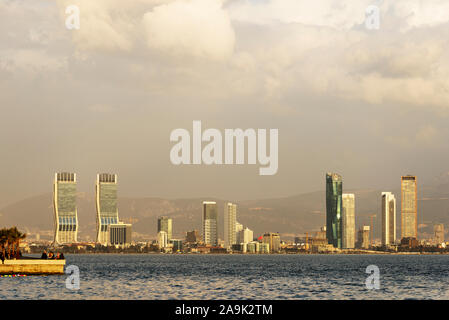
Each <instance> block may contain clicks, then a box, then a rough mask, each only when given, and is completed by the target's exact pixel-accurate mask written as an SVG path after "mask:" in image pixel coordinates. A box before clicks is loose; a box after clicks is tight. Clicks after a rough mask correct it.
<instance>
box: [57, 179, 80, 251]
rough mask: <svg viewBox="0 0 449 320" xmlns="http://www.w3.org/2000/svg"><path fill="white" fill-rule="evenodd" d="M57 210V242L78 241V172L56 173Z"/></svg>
mask: <svg viewBox="0 0 449 320" xmlns="http://www.w3.org/2000/svg"><path fill="white" fill-rule="evenodd" d="M53 208H54V212H55V216H54V217H55V219H54V225H55V237H54V243H55V244H65V243H74V242H78V215H77V210H76V174H75V173H68V172H61V173H55V180H54V183H53Z"/></svg>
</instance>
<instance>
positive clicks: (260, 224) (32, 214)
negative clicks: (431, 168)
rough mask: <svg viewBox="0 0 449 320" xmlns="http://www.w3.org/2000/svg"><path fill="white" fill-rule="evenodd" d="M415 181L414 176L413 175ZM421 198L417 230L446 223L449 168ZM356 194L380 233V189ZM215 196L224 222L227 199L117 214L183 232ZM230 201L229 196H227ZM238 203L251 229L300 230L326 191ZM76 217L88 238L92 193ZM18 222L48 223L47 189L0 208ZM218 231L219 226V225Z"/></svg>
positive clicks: (146, 204) (308, 226) (138, 206)
mask: <svg viewBox="0 0 449 320" xmlns="http://www.w3.org/2000/svg"><path fill="white" fill-rule="evenodd" d="M418 182H419V181H418ZM418 188H419V189H418V192H419V196H418V198H419V199H420V201H419V207H418V208H419V211H418V223H419V232H420V233H423V235H424V236H430V235H431V233H432V232H433V224H434V223H444V224H445V225H446V228H448V229H449V173H448V174H444V175H441V176H440V177H437V178H435V179H434V180H432V181H431V182H430V183H428V184H426V185H424V186H420V185H418ZM388 191H392V192H394V194H395V195H396V199H397V202H398V204H397V213H398V215H397V226H398V235H399V234H400V208H401V204H400V190H399V189H397V190H388ZM344 192H347V193H355V195H356V226H360V225H361V224H369V215H370V214H376V215H377V218H376V219H375V226H374V231H375V234H376V237H380V226H381V219H380V210H381V206H380V193H381V190H344ZM203 200H213V201H217V204H218V206H219V224H220V225H221V226H222V225H223V224H222V223H223V208H224V204H225V202H226V200H223V199H210V198H207V199H206V198H196V199H174V200H170V199H161V198H151V197H148V198H127V197H123V198H119V217H120V219H121V220H123V221H126V222H132V223H133V231H134V232H137V233H138V234H140V235H146V236H147V237H155V235H156V221H157V217H158V216H160V215H167V216H170V217H172V218H173V229H174V236H176V237H184V235H185V232H186V231H188V230H193V229H197V230H201V202H202V201H203ZM230 201H232V200H230ZM236 203H237V204H238V218H237V219H238V221H239V222H240V223H242V224H243V225H244V226H248V227H249V228H250V229H252V230H254V232H255V234H256V235H259V234H261V233H263V232H267V231H274V232H280V233H281V234H282V235H283V237H284V238H290V237H294V236H295V235H299V234H303V233H305V232H309V233H310V232H312V231H317V230H319V228H320V226H323V225H325V216H326V215H325V192H324V191H317V192H311V193H306V194H300V195H295V196H290V197H284V198H274V199H261V200H247V201H239V202H236ZM77 205H78V219H79V223H80V238H82V239H85V237H86V236H89V237H90V238H91V239H92V238H93V237H94V235H95V200H94V195H93V194H92V195H91V194H86V193H83V192H80V193H78V198H77ZM10 225H17V226H18V227H20V228H22V229H24V230H26V231H27V232H36V231H43V230H47V231H50V230H52V228H53V203H52V194H51V193H47V194H42V195H38V196H35V197H32V198H28V199H24V200H22V201H19V202H17V203H14V204H12V205H9V206H7V207H5V208H3V209H1V210H0V226H10ZM219 230H220V233H219V236H220V237H223V230H222V228H219Z"/></svg>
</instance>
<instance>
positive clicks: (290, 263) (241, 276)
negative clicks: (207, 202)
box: [0, 255, 449, 299]
mask: <svg viewBox="0 0 449 320" xmlns="http://www.w3.org/2000/svg"><path fill="white" fill-rule="evenodd" d="M66 259H67V265H71V264H73V265H77V266H78V267H79V269H80V290H77V291H73V290H69V289H67V288H66V286H65V280H66V278H67V276H66V275H61V276H29V277H19V278H0V299H448V298H449V273H448V266H449V255H432V256H423V255H67V256H66ZM368 265H377V266H378V267H379V269H380V289H379V290H367V289H366V286H365V281H366V278H367V277H368V276H369V275H368V274H367V273H365V270H366V267H367V266H368Z"/></svg>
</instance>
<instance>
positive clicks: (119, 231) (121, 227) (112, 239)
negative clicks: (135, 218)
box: [107, 222, 132, 247]
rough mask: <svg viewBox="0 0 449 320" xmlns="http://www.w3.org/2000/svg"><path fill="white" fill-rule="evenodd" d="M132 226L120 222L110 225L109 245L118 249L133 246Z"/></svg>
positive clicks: (108, 229) (108, 232)
mask: <svg viewBox="0 0 449 320" xmlns="http://www.w3.org/2000/svg"><path fill="white" fill-rule="evenodd" d="M131 227H132V225H131V224H127V223H123V222H118V223H110V224H108V227H107V234H108V236H109V242H108V245H112V246H116V247H127V246H129V245H130V244H131V240H132V239H131V235H132V231H131Z"/></svg>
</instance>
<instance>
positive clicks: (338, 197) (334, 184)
mask: <svg viewBox="0 0 449 320" xmlns="http://www.w3.org/2000/svg"><path fill="white" fill-rule="evenodd" d="M342 192H343V180H342V178H341V176H340V175H339V174H336V173H327V174H326V237H327V241H328V243H329V244H332V245H333V246H334V247H335V248H341V247H342V229H343V228H342V211H343V203H342Z"/></svg>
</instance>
